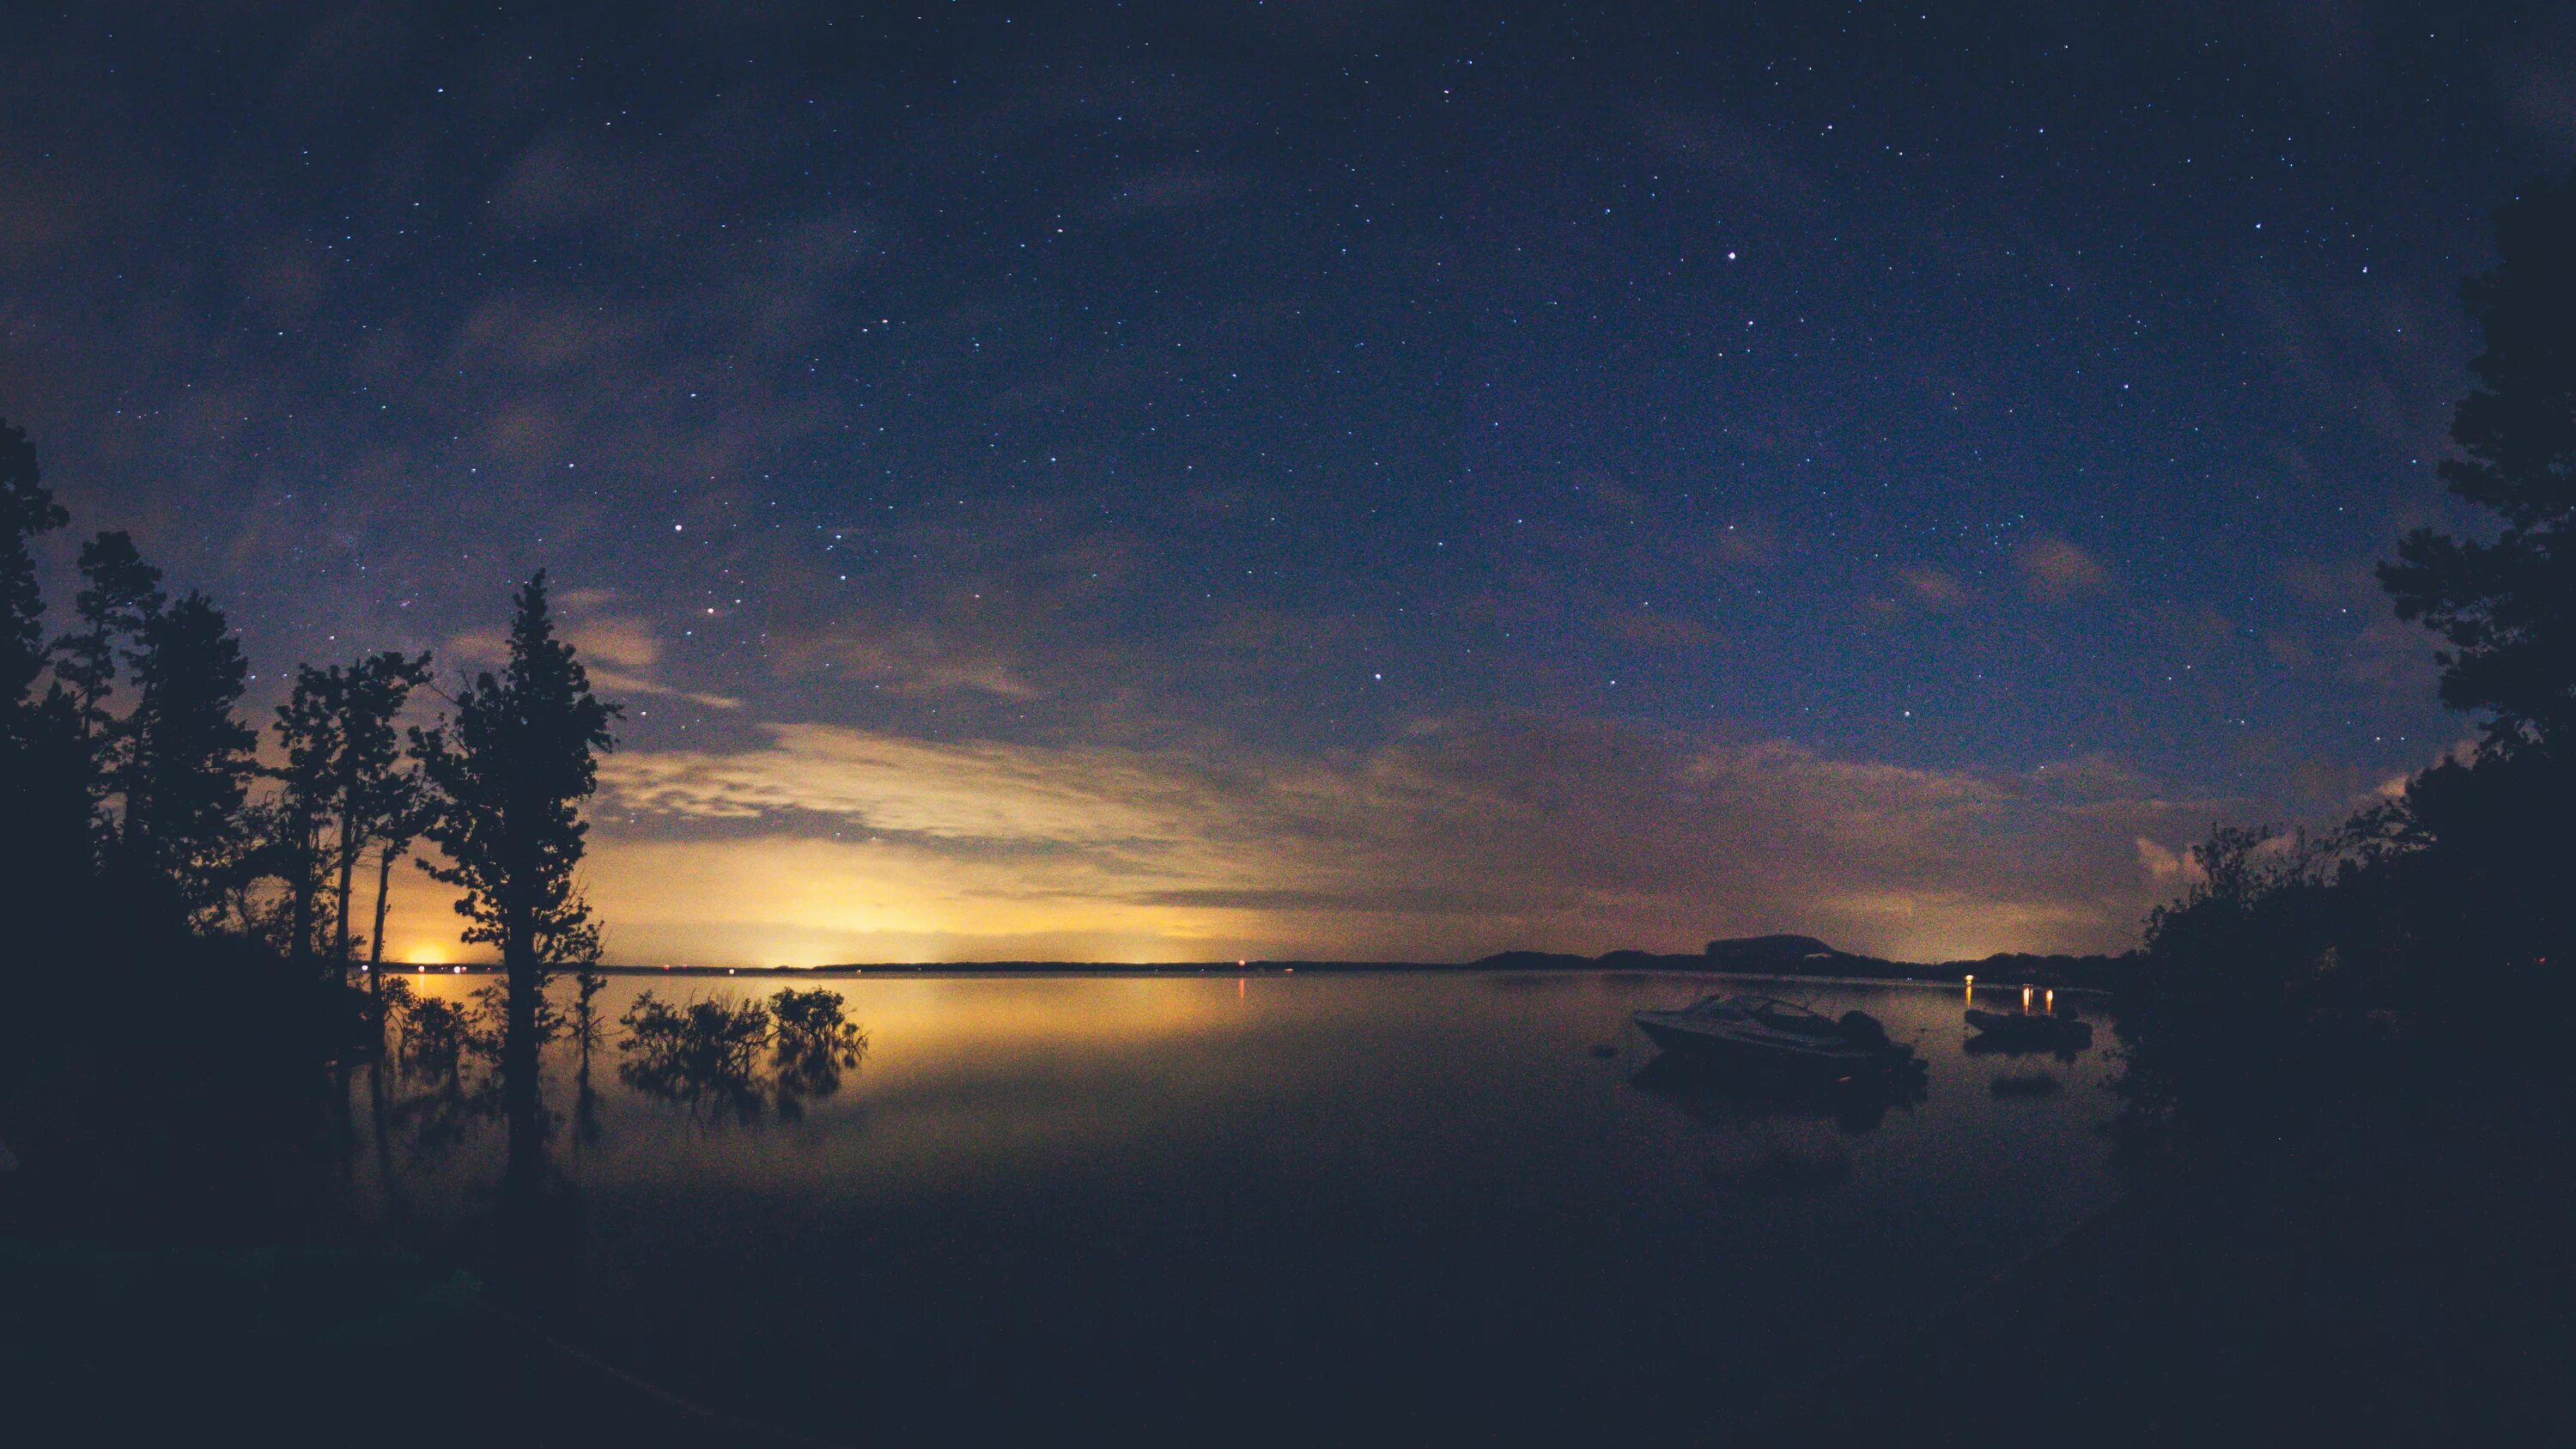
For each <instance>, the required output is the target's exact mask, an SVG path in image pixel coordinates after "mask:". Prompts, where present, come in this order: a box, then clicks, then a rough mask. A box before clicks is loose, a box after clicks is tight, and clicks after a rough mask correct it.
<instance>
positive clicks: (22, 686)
mask: <svg viewBox="0 0 2576 1449" xmlns="http://www.w3.org/2000/svg"><path fill="white" fill-rule="evenodd" d="M70 521H71V515H70V514H68V513H65V512H64V511H63V506H62V505H61V504H59V503H56V502H55V501H54V495H53V493H52V491H51V490H50V489H48V488H46V487H45V483H44V473H43V471H42V470H41V469H39V468H38V467H37V466H36V447H35V444H33V443H31V442H29V441H27V434H26V431H25V430H24V429H21V428H15V427H12V426H10V425H9V423H8V422H7V421H6V420H5V419H0V701H6V702H7V704H8V705H9V707H10V708H11V709H13V710H14V709H16V708H18V707H20V706H21V705H22V704H23V703H24V702H25V701H26V698H27V691H28V690H29V689H30V688H32V687H33V686H34V685H35V682H36V676H37V675H38V674H41V673H43V672H44V668H45V646H44V639H45V601H44V597H43V595H42V594H41V593H40V592H39V591H38V588H37V585H36V556H35V554H34V552H33V551H32V550H31V549H30V548H29V546H28V545H29V544H30V542H31V541H32V540H34V539H35V537H36V536H37V535H38V534H43V533H50V532H52V531H53V530H55V529H57V528H60V527H62V526H63V525H64V524H66V523H69V522H70Z"/></svg>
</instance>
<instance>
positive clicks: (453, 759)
mask: <svg viewBox="0 0 2576 1449" xmlns="http://www.w3.org/2000/svg"><path fill="white" fill-rule="evenodd" d="M617 715H618V709H617V706H615V705H613V704H606V703H603V702H601V701H600V700H598V699H597V698H595V697H593V696H592V694H591V692H590V677H589V674H588V673H587V672H586V671H585V670H584V669H583V668H582V666H581V662H580V661H579V660H578V659H576V658H574V657H573V650H572V646H571V645H569V644H566V643H564V642H563V641H562V640H560V639H558V638H556V637H555V631H554V620H553V617H552V615H551V614H550V612H549V611H548V608H547V603H546V576H545V575H544V574H543V573H540V574H538V575H537V576H536V577H535V578H533V579H530V580H529V581H528V583H527V586H526V587H525V588H523V589H521V590H520V591H519V596H518V599H517V604H516V612H515V613H514V615H513V617H512V620H511V624H510V642H509V661H508V663H507V665H506V666H505V667H504V668H503V670H502V672H501V673H500V674H499V675H497V676H496V675H493V674H490V673H485V674H481V675H478V676H476V678H475V679H474V681H473V683H472V684H471V685H469V686H468V687H467V688H466V690H465V691H464V692H463V693H462V694H461V695H459V696H458V697H457V700H456V713H455V718H454V720H453V722H452V723H441V724H439V725H437V726H435V727H433V728H430V729H426V730H421V729H415V730H414V731H412V748H413V751H414V753H415V754H416V755H417V757H418V758H419V760H420V762H421V766H422V769H423V771H424V773H425V774H426V776H427V778H428V780H429V783H430V784H431V785H432V786H433V787H434V788H435V789H436V790H437V792H438V800H439V803H438V806H437V808H436V811H435V813H434V814H433V815H432V816H431V818H430V820H429V824H428V829H427V831H426V833H427V835H428V836H429V838H430V839H431V840H432V841H433V842H435V843H436V844H437V846H438V848H439V849H440V851H441V852H443V853H444V854H445V855H446V857H447V864H445V865H432V864H429V863H427V862H424V868H425V869H427V870H428V871H429V873H430V874H431V875H432V876H433V877H435V878H437V879H438V880H440V881H442V882H444V883H446V884H448V885H452V886H455V887H457V888H458V889H459V890H460V891H461V892H463V894H462V895H461V896H459V898H458V899H457V902H456V910H457V912H458V913H459V914H460V915H463V916H465V917H466V919H467V920H468V921H469V922H470V923H471V924H470V925H468V927H467V928H466V931H465V939H466V940H468V941H474V942H481V943H484V944H488V945H493V946H497V947H499V948H500V951H501V960H502V964H503V965H504V967H506V968H507V969H508V970H510V971H511V972H512V973H513V977H512V979H513V986H514V989H515V987H516V984H517V982H518V980H519V978H520V975H521V974H522V973H524V974H525V975H526V977H527V979H528V980H529V981H530V982H533V981H534V979H535V973H536V971H537V970H538V968H539V967H540V966H541V965H542V964H544V963H547V962H551V961H558V960H564V959H568V958H569V957H570V956H572V955H576V954H578V953H579V952H581V951H582V950H584V949H586V943H587V940H588V937H587V935H586V930H585V928H587V927H588V926H589V924H590V913H589V910H588V909H587V907H585V906H584V905H583V903H582V900H581V897H580V895H579V894H578V893H577V892H576V891H575V890H574V887H573V871H574V868H575V867H576V866H578V865H579V864H580V862H581V854H582V845H583V837H584V836H585V835H586V834H587V833H588V832H589V826H588V825H587V824H585V823H584V822H583V821H582V819H581V813H580V808H581V802H582V801H584V800H586V799H588V798H590V795H591V792H592V791H593V790H595V789H597V788H598V783H599V761H598V756H599V754H601V753H602V752H605V751H607V750H609V749H611V748H614V746H615V738H614V736H612V735H611V734H610V733H609V728H608V726H609V722H610V721H612V720H614V719H616V718H617Z"/></svg>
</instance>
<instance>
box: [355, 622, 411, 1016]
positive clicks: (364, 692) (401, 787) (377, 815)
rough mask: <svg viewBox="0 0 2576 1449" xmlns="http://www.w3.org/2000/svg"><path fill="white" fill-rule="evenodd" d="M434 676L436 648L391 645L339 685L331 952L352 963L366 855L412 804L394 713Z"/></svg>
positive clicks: (380, 927)
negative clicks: (354, 906)
mask: <svg viewBox="0 0 2576 1449" xmlns="http://www.w3.org/2000/svg"><path fill="white" fill-rule="evenodd" d="M428 682H429V656H428V655H427V654H422V655H419V656H417V657H412V656H406V655H403V654H399V653H396V652H394V651H391V650H387V651H386V652H384V653H382V654H375V655H370V656H369V657H367V658H365V659H361V660H359V661H358V662H357V663H356V664H355V665H353V666H351V667H350V669H349V670H348V672H347V673H346V674H345V675H342V676H341V678H340V681H339V688H338V689H337V690H336V691H335V692H334V695H333V701H332V702H333V704H334V705H335V709H334V711H333V715H334V733H335V734H336V736H337V738H338V742H339V757H338V759H337V760H336V761H335V762H334V769H333V771H332V780H333V784H334V787H335V789H334V796H333V803H334V804H335V806H336V807H337V808H338V811H339V816H340V848H339V868H340V879H339V883H338V886H337V888H336V890H335V891H334V893H333V894H334V897H335V900H336V903H337V906H338V924H337V926H336V928H335V929H334V931H333V935H332V950H331V959H332V961H333V962H334V963H336V969H339V970H343V971H345V970H346V969H347V963H348V960H349V898H350V894H351V890H350V887H351V882H352V879H353V876H354V872H355V871H356V869H357V864H358V856H359V855H360V853H361V852H363V851H364V850H365V849H366V846H367V842H368V841H370V840H372V839H374V838H376V836H377V835H378V834H379V833H380V831H381V830H382V828H383V826H384V824H385V823H386V822H387V820H388V819H389V817H390V815H391V814H393V813H396V812H399V811H400V810H402V809H403V808H405V806H406V805H407V803H408V801H407V800H406V799H405V798H403V795H404V792H405V789H406V785H407V778H406V777H405V776H404V775H403V774H402V773H401V772H400V771H398V770H397V769H396V766H397V765H399V764H400V763H401V759H402V742H401V741H400V740H399V739H398V738H396V736H395V734H394V720H395V718H396V717H397V716H399V715H400V714H401V713H402V709H403V705H404V704H405V703H406V702H407V701H408V700H409V699H410V698H411V692H412V690H414V689H416V688H418V687H419V686H421V685H423V684H426V683H428ZM376 905H377V915H378V920H377V922H376V931H377V934H378V935H382V934H383V932H384V921H383V919H382V916H383V907H384V892H383V889H382V885H381V882H379V888H378V890H377V895H376Z"/></svg>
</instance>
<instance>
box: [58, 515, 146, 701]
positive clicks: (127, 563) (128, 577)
mask: <svg viewBox="0 0 2576 1449" xmlns="http://www.w3.org/2000/svg"><path fill="white" fill-rule="evenodd" d="M80 573H81V578H82V580H83V581H84V582H85V583H86V585H87V587H85V588H83V589H82V590H81V591H80V592H79V593H77V594H75V595H73V596H72V607H73V608H74V609H75V610H76V611H77V612H78V614H79V617H80V621H81V624H80V627H79V628H78V629H75V630H73V631H72V632H71V633H68V634H65V635H64V636H63V637H62V638H60V639H57V640H55V641H54V677H55V678H56V679H58V680H60V681H62V683H63V686H64V688H66V689H67V690H69V691H70V693H71V696H72V699H73V702H74V703H75V704H76V705H77V706H78V707H79V710H80V720H81V732H82V734H83V735H84V736H85V737H88V738H93V739H103V738H107V737H108V736H109V734H110V731H111V730H112V729H113V728H114V726H115V723H116V721H115V718H114V717H113V716H112V715H110V714H109V713H108V709H107V698H108V693H109V691H110V690H111V689H112V688H113V687H114V686H115V683H116V655H117V651H118V650H119V649H120V648H123V647H127V646H128V643H129V641H131V640H133V639H135V638H136V637H137V636H139V635H140V634H141V633H142V632H143V625H144V623H145V621H146V620H149V619H151V618H153V617H155V616H157V615H158V614H160V612H161V609H162V606H163V605H164V604H166V603H168V602H169V600H168V598H167V596H165V595H164V594H163V593H162V592H161V571H160V570H159V569H156V568H154V567H152V566H151V565H150V564H147V563H145V562H144V561H143V556H142V555H141V554H140V553H138V552H136V551H135V547H134V540H133V539H132V538H131V537H129V536H128V535H126V534H125V533H124V532H122V531H118V532H111V533H102V534H100V535H99V536H98V537H96V538H93V539H91V540H90V541H89V542H87V543H85V544H82V545H81V551H80Z"/></svg>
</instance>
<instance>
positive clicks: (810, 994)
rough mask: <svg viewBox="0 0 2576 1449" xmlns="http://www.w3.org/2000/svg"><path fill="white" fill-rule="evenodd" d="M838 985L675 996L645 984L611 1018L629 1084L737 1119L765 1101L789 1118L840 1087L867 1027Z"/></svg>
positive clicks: (749, 1116) (861, 1050)
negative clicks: (747, 996)
mask: <svg viewBox="0 0 2576 1449" xmlns="http://www.w3.org/2000/svg"><path fill="white" fill-rule="evenodd" d="M843 1011H844V1008H843V1003H842V1000H841V996H840V993H839V992H836V991H830V990H824V989H820V988H817V989H815V990H812V991H798V990H795V989H793V988H790V989H787V990H783V991H780V992H778V993H777V994H775V995H773V996H771V997H770V998H769V1000H768V1001H767V1003H765V1004H764V1003H762V1002H759V1001H737V1000H733V999H731V998H728V997H722V996H717V997H709V998H706V999H703V1000H697V1001H691V1002H688V1003H686V1004H683V1005H673V1004H671V1003H669V1002H666V1001H663V1000H662V999H661V998H660V997H658V996H656V995H654V994H653V993H652V992H651V991H645V992H642V993H640V994H638V995H637V997H636V998H635V1002H634V1004H633V1005H632V1006H630V1007H629V1008H628V1009H627V1011H626V1014H625V1015H624V1016H622V1017H620V1018H619V1021H620V1022H621V1023H622V1024H623V1025H624V1026H625V1027H626V1039H625V1041H623V1042H622V1043H620V1044H619V1048H620V1050H621V1051H623V1052H624V1053H625V1056H626V1059H625V1060H624V1061H622V1062H620V1063H618V1068H617V1074H618V1076H619V1078H620V1079H622V1080H623V1081H625V1082H626V1084H627V1085H629V1086H631V1087H634V1088H635V1089H636V1090H638V1091H641V1092H646V1093H649V1094H651V1095H653V1096H657V1097H660V1098H662V1099H664V1100H665V1101H671V1102H679V1103H683V1104H685V1105H687V1106H689V1107H691V1108H692V1109H697V1108H712V1109H713V1110H714V1111H715V1112H716V1113H717V1114H718V1115H720V1116H731V1117H733V1118H736V1119H737V1120H740V1121H743V1122H751V1121H756V1120H758V1119H759V1117H760V1116H761V1113H762V1108H763V1107H764V1105H768V1106H771V1107H772V1108H773V1109H774V1110H775V1111H776V1112H777V1114H778V1115H779V1116H780V1117H781V1118H790V1119H792V1118H794V1117H797V1116H799V1115H800V1114H801V1113H802V1112H803V1110H804V1105H803V1104H804V1102H805V1101H806V1100H808V1099H810V1098H816V1097H825V1096H829V1095H831V1094H832V1093H834V1092H837V1091H839V1090H840V1087H841V1074H842V1073H843V1072H844V1071H847V1070H849V1069H850V1068H853V1067H856V1066H857V1065H858V1064H859V1061H860V1059H861V1058H862V1057H863V1056H864V1055H865V1054H866V1052H867V1047H868V1036H867V1032H866V1031H865V1030H864V1029H863V1028H861V1027H860V1026H858V1025H857V1024H856V1023H854V1022H852V1021H850V1020H848V1018H847V1017H846V1016H845V1015H844V1014H843Z"/></svg>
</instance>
